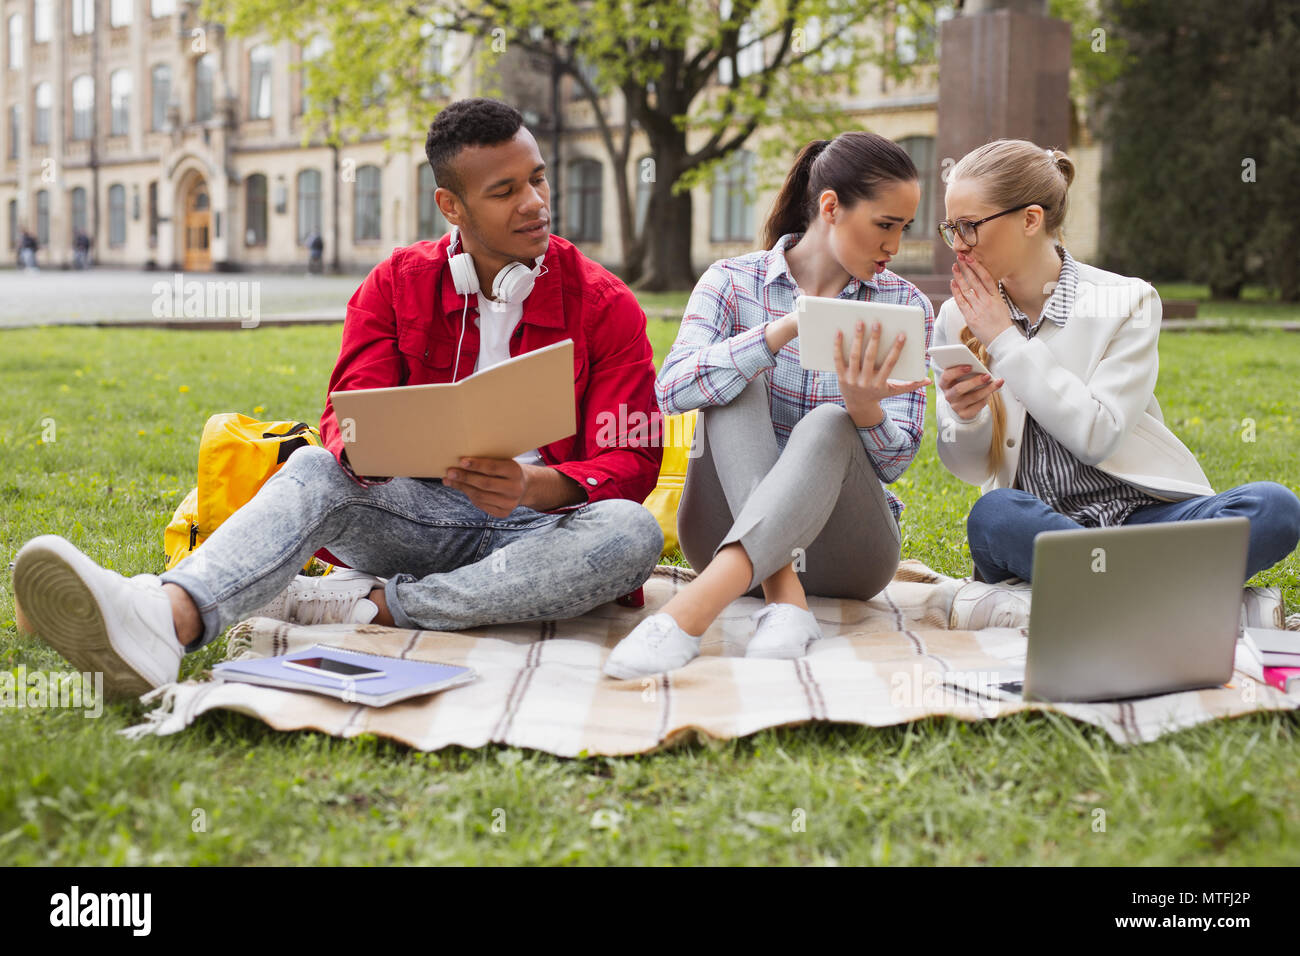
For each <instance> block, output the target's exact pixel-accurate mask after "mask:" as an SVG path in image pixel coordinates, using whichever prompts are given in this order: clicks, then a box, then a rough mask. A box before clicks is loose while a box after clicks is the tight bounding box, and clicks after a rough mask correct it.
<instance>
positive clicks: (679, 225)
mask: <svg viewBox="0 0 1300 956" xmlns="http://www.w3.org/2000/svg"><path fill="white" fill-rule="evenodd" d="M674 132H675V134H676V135H674V136H673V137H672V139H673V140H674V142H670V143H663V142H658V143H653V142H652V155H654V156H655V157H656V167H655V181H654V189H653V192H652V195H651V198H650V210H649V212H648V213H647V215H646V226H645V229H646V235H645V236H644V237H643V245H644V248H645V251H646V253H647V258H648V260H649V261H648V262H647V264H646V270H645V274H644V275H643V276H642V277H641V279H640V280H639V281H638V282H637V285H636V288H637V290H638V291H643V292H672V291H677V290H681V289H693V288H694V287H695V280H696V275H695V270H694V268H692V266H691V221H692V217H691V194H690V193H689V192H683V193H678V194H677V195H673V192H672V186H673V182H674V181H675V180H676V179H677V177H678V176H679V175H681V167H680V166H679V165H678V164H677V163H676V162H674V161H673V159H672V157H679V156H684V155H686V136H685V134H684V133H680V132H678V131H674Z"/></svg>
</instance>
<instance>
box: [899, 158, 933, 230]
mask: <svg viewBox="0 0 1300 956" xmlns="http://www.w3.org/2000/svg"><path fill="white" fill-rule="evenodd" d="M898 145H899V146H901V147H903V149H905V150H906V151H907V155H908V156H911V157H912V162H913V163H915V164H916V171H917V172H918V173H920V174H921V201H920V203H918V204H917V207H916V219H915V221H913V223H912V227H911V228H910V229H908V231H907V236H908V238H909V239H933V238H934V234H935V228H936V226H935V221H936V216H935V211H934V193H935V189H936V188H937V184H936V180H937V179H938V170H937V169H936V168H935V164H934V137H933V136H908V137H905V138H904V139H900V140H899V141H898Z"/></svg>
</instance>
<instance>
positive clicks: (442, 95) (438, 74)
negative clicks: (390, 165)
mask: <svg viewBox="0 0 1300 956" xmlns="http://www.w3.org/2000/svg"><path fill="white" fill-rule="evenodd" d="M435 17H441V18H443V19H445V17H444V16H443V15H441V14H435ZM420 37H421V38H422V42H423V44H424V57H423V60H422V61H421V66H420V72H421V74H422V75H423V82H422V83H421V85H420V96H422V97H423V98H424V99H426V100H437V99H446V98H448V97H450V96H451V87H450V86H448V84H447V81H446V79H445V78H444V75H443V71H444V70H446V69H447V68H448V66H450V65H451V62H452V58H451V55H450V47H449V44H450V42H451V41H450V37H449V35H448V31H447V30H446V29H442V28H440V24H439V23H437V22H435V21H433V20H426V21H424V23H422V24H420ZM430 172H432V170H430Z"/></svg>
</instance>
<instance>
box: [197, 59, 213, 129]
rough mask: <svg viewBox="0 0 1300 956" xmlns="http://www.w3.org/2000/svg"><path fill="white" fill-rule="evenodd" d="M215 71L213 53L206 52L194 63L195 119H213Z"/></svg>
mask: <svg viewBox="0 0 1300 956" xmlns="http://www.w3.org/2000/svg"><path fill="white" fill-rule="evenodd" d="M214 72H215V64H214V63H213V59H212V54H211V53H205V54H203V56H201V57H199V58H198V60H196V61H195V63H194V120H195V122H197V123H203V122H206V121H207V120H210V119H212V76H213V73H214Z"/></svg>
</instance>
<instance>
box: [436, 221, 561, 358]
mask: <svg viewBox="0 0 1300 956" xmlns="http://www.w3.org/2000/svg"><path fill="white" fill-rule="evenodd" d="M459 243H460V227H459V226H452V227H451V241H450V242H448V243H447V253H448V255H449V256H450V258H449V260H448V261H449V262H450V265H451V281H452V284H453V285H454V286H455V287H456V291H457V292H459V293H460V294H461V295H462V296H464V298H465V307H464V308H463V309H461V313H460V338H459V339H458V340H457V342H456V362H455V364H454V365H453V366H452V370H451V379H452V381H453V382H454V381H455V380H456V372H457V371H459V369H460V344H461V342H463V341H465V317H466V316H467V315H468V313H469V297H470V295H472V294H473V293H476V292H481V291H482V290H481V289H480V288H479V284H478V272H477V271H476V270H475V269H474V257H473V256H471V255H470V254H469V253H468V252H458V253H456V254H455V255H451V251H452V250H453V249H455V248H456V246H457V245H458V244H459ZM545 258H546V253H542V254H541V255H540V256H538V257H537V258H536V259H534V260H533V267H532V268H531V269H530V268H528V266H526V265H524V264H523V263H522V262H507V263H506V265H505V268H503V269H502V270H501V271H500V272H498V273H497V274H496V277H495V278H494V279H493V280H492V300H496V301H492V300H488V301H487V306H488V308H490V309H495V310H498V311H504V309H505V305H504V303H508V304H510V305H514V304H516V303H519V302H523V301H524V299H526V298H528V295H529V293H531V292H532V291H533V283H534V282H536V280H537V279H538V278H540V277H541V276H544V275H546V273H547V271H548V270H547V268H546V266H544V265H542V260H543V259H545ZM479 303H480V305H481V304H482V303H483V297H482V296H481V295H480V296H479Z"/></svg>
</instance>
